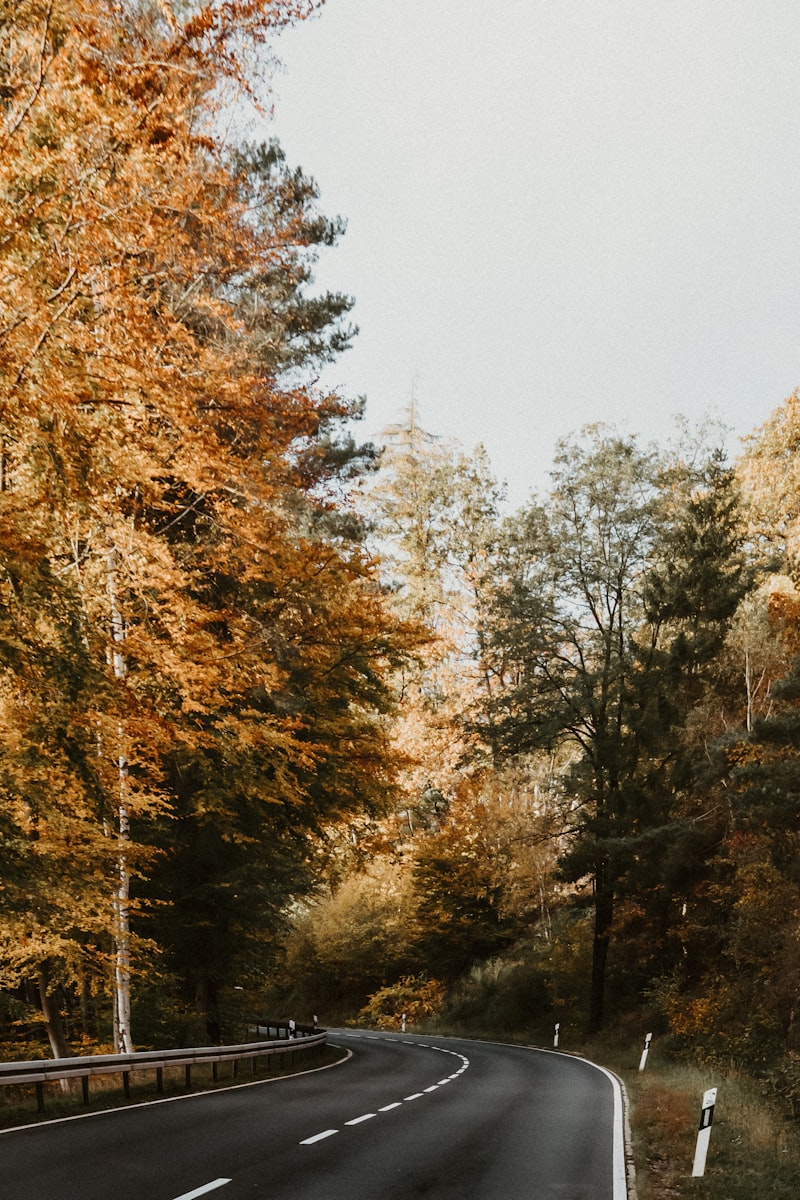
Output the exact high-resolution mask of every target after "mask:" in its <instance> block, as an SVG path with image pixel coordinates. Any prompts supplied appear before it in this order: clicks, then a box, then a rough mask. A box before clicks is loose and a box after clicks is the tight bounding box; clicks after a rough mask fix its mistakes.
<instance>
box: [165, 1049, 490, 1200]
mask: <svg viewBox="0 0 800 1200" xmlns="http://www.w3.org/2000/svg"><path fill="white" fill-rule="evenodd" d="M345 1036H346V1037H353V1038H357V1037H361V1036H363V1035H360V1034H357V1033H351V1034H345ZM366 1037H367V1040H368V1041H371V1042H379V1041H383V1040H384V1039H383V1038H380V1037H376V1036H374V1035H372V1034H367V1035H366ZM403 1045H405V1046H420V1047H422V1048H423V1049H425V1050H438V1051H439V1053H440V1054H452V1055H453V1057H454V1058H460V1059H461V1067H460V1068H459V1070H458V1071H456V1072H455V1074H454V1075H448V1076H447V1078H446V1079H440V1080H439V1082H438V1083H433V1084H431V1086H430V1087H427V1088H425V1090H424V1091H422V1092H412V1093H411V1095H410V1096H404V1097H403V1099H402V1100H395V1101H394V1102H393V1103H392V1104H384V1105H383V1107H382V1108H379V1109H378V1112H379V1113H385V1112H391V1111H392V1109H395V1108H401V1107H402V1105H403V1104H405V1103H407V1102H408V1101H409V1100H421V1099H422V1098H423V1097H424V1096H426V1095H429V1094H430V1093H431V1092H435V1091H438V1089H439V1088H440V1087H444V1085H445V1084H446V1083H450V1081H451V1080H452V1079H458V1077H459V1075H461V1074H462V1073H463V1072H464V1071H466V1069H467V1067H468V1066H469V1059H468V1058H465V1057H464V1055H463V1054H459V1053H458V1052H457V1051H455V1050H445V1048H444V1046H432V1045H431V1044H430V1042H412V1041H410V1040H408V1039H406V1038H404V1039H403ZM377 1115H378V1113H372V1112H370V1113H362V1114H361V1116H360V1117H353V1118H352V1119H351V1120H349V1121H345V1122H344V1124H345V1125H361V1124H362V1123H363V1122H364V1121H371V1120H372V1118H373V1117H376V1116H377ZM338 1132H339V1130H338V1129H324V1130H323V1131H322V1133H315V1134H314V1135H313V1136H312V1137H307V1138H304V1139H303V1141H302V1142H301V1143H300V1145H301V1146H313V1145H314V1143H315V1142H321V1141H322V1140H323V1139H324V1138H329V1137H332V1136H333V1135H334V1134H335V1133H338ZM229 1182H230V1180H228V1179H222V1180H217V1182H216V1183H214V1184H209V1185H208V1186H207V1188H204V1189H201V1191H198V1192H192V1193H191V1196H200V1195H202V1193H203V1192H204V1191H207V1190H210V1189H211V1188H213V1187H219V1186H221V1184H223V1183H229ZM178 1200H191V1198H190V1196H188V1195H187V1196H179V1197H178Z"/></svg>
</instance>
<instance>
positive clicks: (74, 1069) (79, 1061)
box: [0, 1022, 328, 1112]
mask: <svg viewBox="0 0 800 1200" xmlns="http://www.w3.org/2000/svg"><path fill="white" fill-rule="evenodd" d="M273 1031H274V1033H275V1036H274V1038H272V1033H273ZM248 1033H255V1034H256V1035H257V1036H261V1037H267V1038H270V1039H271V1040H268V1041H258V1042H245V1043H243V1044H242V1045H239V1046H194V1047H189V1048H186V1049H180V1050H141V1051H137V1052H136V1053H134V1054H93V1055H88V1056H85V1057H80V1058H42V1059H33V1060H30V1061H27V1062H5V1063H0V1087H2V1086H11V1085H13V1084H23V1085H24V1084H34V1085H35V1087H36V1102H37V1106H38V1109H39V1112H44V1085H45V1083H51V1082H54V1081H59V1080H62V1079H67V1080H72V1079H80V1081H81V1089H82V1093H83V1102H84V1104H88V1103H89V1080H90V1079H91V1078H92V1077H93V1076H97V1075H121V1076H122V1087H123V1091H124V1093H125V1096H126V1097H129V1096H130V1076H131V1073H132V1072H134V1071H155V1074H156V1087H157V1090H158V1091H159V1092H163V1090H164V1069H165V1068H166V1067H183V1068H184V1072H185V1075H184V1078H185V1083H186V1088H187V1090H188V1089H190V1088H191V1086H192V1067H194V1066H199V1065H201V1064H205V1063H210V1064H211V1069H212V1080H213V1081H214V1082H215V1083H216V1082H217V1079H218V1071H219V1064H220V1063H231V1064H232V1065H233V1076H234V1078H236V1077H238V1073H239V1063H240V1062H242V1060H244V1059H249V1060H250V1062H251V1072H252V1073H253V1074H255V1070H256V1062H257V1060H258V1059H267V1060H269V1059H270V1058H271V1057H274V1056H276V1055H277V1056H280V1055H286V1054H288V1055H289V1056H290V1059H289V1061H290V1063H293V1061H294V1060H293V1056H294V1055H295V1054H297V1053H305V1052H308V1051H311V1050H314V1049H316V1048H321V1047H322V1046H324V1045H325V1043H326V1041H327V1036H328V1035H327V1033H326V1032H325V1030H320V1029H312V1028H311V1027H310V1026H306V1025H302V1026H301V1025H297V1026H291V1027H290V1025H285V1024H282V1023H281V1024H276V1023H275V1022H272V1023H270V1024H268V1023H266V1022H265V1023H264V1024H259V1025H251V1026H250V1027H249V1028H248Z"/></svg>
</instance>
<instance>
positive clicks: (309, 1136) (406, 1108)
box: [0, 1031, 625, 1200]
mask: <svg viewBox="0 0 800 1200" xmlns="http://www.w3.org/2000/svg"><path fill="white" fill-rule="evenodd" d="M329 1040H330V1041H331V1042H333V1043H335V1044H338V1045H342V1046H347V1048H348V1049H350V1050H351V1051H352V1058H351V1059H350V1060H349V1061H348V1062H347V1063H344V1064H342V1065H340V1066H336V1067H331V1068H328V1069H326V1070H321V1071H315V1072H310V1073H308V1074H305V1075H298V1076H295V1077H293V1078H290V1079H279V1080H272V1081H263V1082H259V1083H256V1084H250V1085H246V1086H243V1087H239V1088H235V1089H228V1090H225V1091H221V1092H214V1093H210V1094H206V1095H195V1096H188V1097H183V1098H180V1099H176V1100H169V1101H161V1102H160V1103H153V1104H147V1105H138V1106H136V1107H132V1108H127V1109H123V1110H117V1111H114V1112H109V1113H102V1114H96V1115H92V1116H86V1117H81V1118H77V1119H74V1118H73V1119H72V1120H68V1121H58V1122H50V1123H47V1124H43V1125H38V1126H32V1127H29V1128H26V1129H21V1130H12V1131H8V1132H6V1133H2V1134H0V1197H2V1200H22V1198H23V1197H24V1200H200V1198H201V1197H206V1196H208V1197H210V1200H244V1198H245V1197H247V1198H250V1200H256V1198H258V1200H413V1198H415V1197H420V1196H424V1197H429V1198H431V1200H625V1186H624V1161H623V1157H624V1156H623V1151H622V1131H621V1111H620V1109H621V1105H620V1099H619V1094H618V1089H617V1087H616V1084H615V1083H614V1082H613V1081H612V1079H611V1077H610V1076H608V1075H607V1074H606V1073H605V1072H603V1071H602V1069H600V1068H597V1067H593V1066H592V1065H591V1064H589V1063H586V1062H584V1061H583V1060H581V1059H574V1058H571V1057H568V1056H565V1055H559V1054H552V1053H548V1052H546V1051H534V1050H529V1049H526V1048H523V1047H514V1046H504V1045H495V1044H492V1043H487V1042H472V1041H460V1040H457V1039H451V1038H433V1037H420V1036H408V1037H404V1036H402V1035H395V1034H366V1033H364V1034H355V1033H352V1032H344V1031H336V1032H333V1033H331V1035H330V1037H329Z"/></svg>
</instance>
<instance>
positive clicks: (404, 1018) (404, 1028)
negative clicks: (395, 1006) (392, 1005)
mask: <svg viewBox="0 0 800 1200" xmlns="http://www.w3.org/2000/svg"><path fill="white" fill-rule="evenodd" d="M405 1031H406V1014H405V1013H403V1033H405Z"/></svg>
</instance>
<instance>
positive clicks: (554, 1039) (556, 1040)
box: [553, 1024, 561, 1050]
mask: <svg viewBox="0 0 800 1200" xmlns="http://www.w3.org/2000/svg"><path fill="white" fill-rule="evenodd" d="M560 1028H561V1025H560V1024H557V1025H556V1028H555V1032H554V1034H553V1048H554V1049H556V1050H557V1049H558V1031H559V1029H560Z"/></svg>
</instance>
